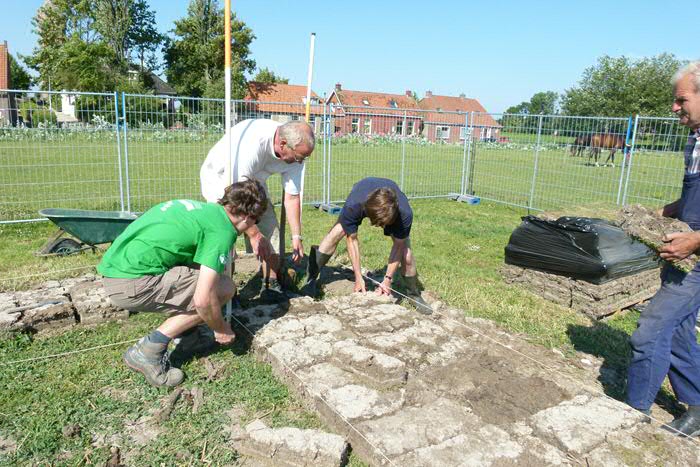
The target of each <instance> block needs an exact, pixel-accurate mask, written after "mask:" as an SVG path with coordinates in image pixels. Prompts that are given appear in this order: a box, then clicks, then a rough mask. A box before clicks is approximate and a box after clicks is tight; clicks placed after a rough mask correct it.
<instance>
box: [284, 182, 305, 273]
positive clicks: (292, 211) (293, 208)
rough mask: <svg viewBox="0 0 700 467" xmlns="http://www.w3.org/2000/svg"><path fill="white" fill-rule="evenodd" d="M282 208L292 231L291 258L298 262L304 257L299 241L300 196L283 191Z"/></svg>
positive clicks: (302, 247)
mask: <svg viewBox="0 0 700 467" xmlns="http://www.w3.org/2000/svg"><path fill="white" fill-rule="evenodd" d="M284 208H285V210H286V211H287V222H289V228H290V230H291V232H292V248H293V253H292V260H294V262H295V263H298V262H299V261H301V259H302V258H303V257H304V245H303V243H302V241H301V197H300V196H299V195H292V194H289V193H285V194H284Z"/></svg>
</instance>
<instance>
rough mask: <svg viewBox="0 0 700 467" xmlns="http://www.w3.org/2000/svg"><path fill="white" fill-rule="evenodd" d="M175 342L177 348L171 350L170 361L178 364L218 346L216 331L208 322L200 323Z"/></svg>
mask: <svg viewBox="0 0 700 467" xmlns="http://www.w3.org/2000/svg"><path fill="white" fill-rule="evenodd" d="M173 342H174V343H175V348H174V349H173V350H172V352H170V361H171V362H172V364H173V365H176V366H177V364H178V363H181V362H184V361H186V360H187V359H189V358H190V357H193V356H196V355H203V354H206V353H207V352H209V351H211V350H213V349H214V348H216V339H215V338H214V332H213V331H212V330H211V329H210V328H209V326H207V325H206V324H200V325H199V326H197V327H195V328H194V329H192V330H191V331H190V332H188V333H186V334H184V335H182V336H180V337H178V338H177V339H174V340H173Z"/></svg>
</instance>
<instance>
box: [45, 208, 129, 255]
mask: <svg viewBox="0 0 700 467" xmlns="http://www.w3.org/2000/svg"><path fill="white" fill-rule="evenodd" d="M39 214H41V215H42V216H44V217H46V218H47V219H49V220H50V221H51V222H53V223H54V224H56V225H57V226H58V232H57V233H56V234H55V235H54V236H53V237H51V238H50V239H49V240H47V241H46V243H45V244H44V246H42V247H41V249H40V250H39V251H37V253H36V254H37V255H39V256H66V255H70V254H73V253H78V252H80V251H83V250H88V249H92V250H93V251H94V250H95V248H99V247H98V245H101V244H105V243H112V242H113V241H114V240H115V239H116V238H117V237H118V236H119V234H121V233H122V232H123V231H124V229H126V227H127V226H128V225H129V224H131V223H132V222H133V221H134V220H135V219H136V218H138V214H136V213H133V212H126V211H85V210H81V209H42V210H41V211H39ZM66 234H69V235H71V236H73V237H74V238H70V237H64V235H66Z"/></svg>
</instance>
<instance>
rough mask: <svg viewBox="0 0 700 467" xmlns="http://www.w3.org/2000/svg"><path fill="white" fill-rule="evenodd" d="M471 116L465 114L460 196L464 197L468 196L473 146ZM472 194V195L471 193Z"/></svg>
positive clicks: (467, 113)
mask: <svg viewBox="0 0 700 467" xmlns="http://www.w3.org/2000/svg"><path fill="white" fill-rule="evenodd" d="M469 114H470V112H465V114H464V149H463V153H462V180H461V182H460V184H459V194H460V195H462V196H464V195H466V194H467V183H468V182H467V180H468V179H469V162H470V161H469V156H470V153H471V145H472V132H471V129H470V128H469ZM470 194H471V193H470Z"/></svg>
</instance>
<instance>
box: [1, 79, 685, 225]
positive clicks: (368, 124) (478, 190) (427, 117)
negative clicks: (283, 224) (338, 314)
mask: <svg viewBox="0 0 700 467" xmlns="http://www.w3.org/2000/svg"><path fill="white" fill-rule="evenodd" d="M304 110H305V106H304V104H303V103H298V102H297V103H284V102H277V103H270V102H256V101H248V100H245V101H234V105H233V111H234V119H233V122H234V124H235V123H237V122H240V121H242V120H244V119H247V118H269V119H273V120H276V121H278V122H280V123H284V122H287V121H291V120H298V119H302V118H303V115H304ZM223 125H224V101H223V100H221V99H200V98H189V97H174V96H153V95H136V94H121V95H117V94H116V93H114V94H101V93H73V92H71V93H67V92H43V91H31V92H30V91H13V90H0V222H3V223H6V222H19V221H28V220H35V219H37V214H36V211H37V210H39V209H42V208H46V207H63V208H82V209H99V210H116V209H127V210H132V211H143V210H145V209H148V208H149V207H150V206H152V205H154V204H156V203H158V202H161V201H164V200H167V199H173V198H194V199H201V190H200V182H199V169H200V167H201V165H202V163H203V161H204V159H205V158H206V156H207V153H208V151H209V150H210V149H211V147H212V146H213V145H214V144H215V143H216V142H217V141H218V140H219V139H220V138H221V137H222V135H223V134H224V128H223ZM311 125H312V127H313V129H314V132H315V134H316V148H315V150H314V153H313V154H312V157H311V158H309V159H307V162H306V173H305V185H304V202H305V203H306V204H319V203H330V202H335V203H338V202H342V201H344V199H345V197H346V196H347V194H348V192H349V191H350V189H351V187H352V185H353V184H354V183H356V182H357V181H358V180H360V179H362V178H364V177H368V176H376V177H386V178H391V179H393V180H395V181H396V182H397V183H398V184H399V185H400V186H401V188H402V190H403V191H404V192H405V193H406V195H407V196H408V197H410V198H421V197H446V196H448V195H450V194H452V193H461V194H474V195H477V196H480V197H481V198H484V199H487V200H493V201H496V202H500V203H506V204H510V205H515V206H522V207H527V208H532V209H540V210H545V209H560V208H565V207H573V206H580V205H582V204H591V203H593V204H594V205H615V204H625V203H643V204H647V205H653V206H658V205H661V204H663V203H666V202H669V201H672V200H674V199H676V198H677V197H678V195H679V193H680V188H681V183H680V178H681V176H682V173H683V157H682V150H683V147H684V145H685V143H686V141H687V135H688V130H687V129H686V128H684V127H681V126H680V125H679V123H678V121H677V119H675V118H654V117H638V118H636V119H634V120H633V119H631V118H629V119H627V118H602V117H575V116H562V115H520V114H518V115H513V114H488V113H479V112H472V113H460V112H448V111H427V110H419V109H415V108H411V109H408V108H399V107H398V105H397V106H396V107H391V108H377V107H369V106H354V107H353V106H334V105H323V104H318V103H316V104H314V105H312V106H311ZM628 149H629V154H628V155H627V156H625V151H626V150H628ZM613 156H614V158H613ZM268 187H269V190H270V195H271V197H272V199H273V201H274V202H275V203H279V202H280V201H281V180H280V177H279V176H278V175H275V176H272V177H271V178H270V180H269V181H268Z"/></svg>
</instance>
